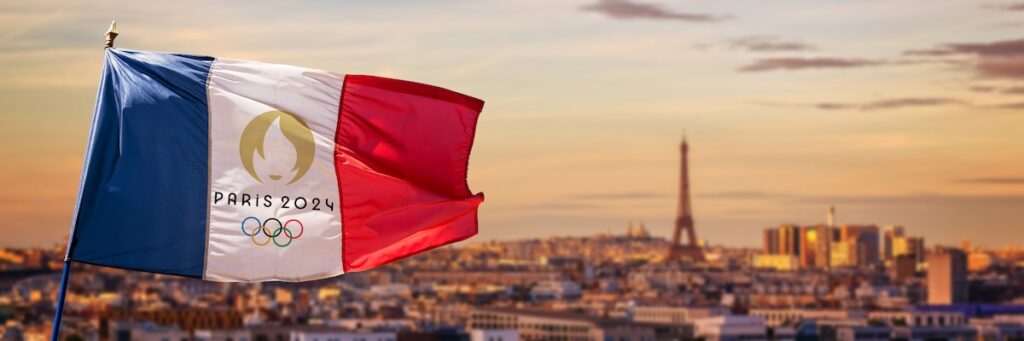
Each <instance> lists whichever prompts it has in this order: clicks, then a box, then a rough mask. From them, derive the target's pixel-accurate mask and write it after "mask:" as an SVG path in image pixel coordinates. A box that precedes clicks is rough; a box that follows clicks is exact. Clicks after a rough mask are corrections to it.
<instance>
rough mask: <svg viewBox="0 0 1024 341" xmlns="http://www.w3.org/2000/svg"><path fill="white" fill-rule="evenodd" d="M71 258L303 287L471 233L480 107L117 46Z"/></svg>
mask: <svg viewBox="0 0 1024 341" xmlns="http://www.w3.org/2000/svg"><path fill="white" fill-rule="evenodd" d="M106 51H107V52H106V62H105V66H104V69H103V76H102V81H101V84H100V89H99V94H98V96H97V104H96V109H95V115H94V121H93V126H92V133H91V136H90V138H89V144H88V149H87V151H86V159H85V167H84V170H83V174H82V181H81V188H80V190H79V196H78V201H77V205H76V212H75V221H74V224H73V230H72V233H71V242H70V243H69V246H68V253H67V259H68V260H70V261H75V262H81V263H88V264H97V265H104V266H111V267H117V268H124V269H132V270H140V271H148V272H154V273H164V274H173V275H180V276H188V277H197V278H203V279H207V280H214V281H247V282H248V281H267V280H283V281H303V280H311V279H318V278H325V277H331V276H336V275H339V274H342V273H344V272H352V271H361V270H366V269H370V268H373V267H376V266H380V265H382V264H385V263H388V262H391V261H394V260H396V259H399V258H403V257H406V256H409V255H412V254H415V253H418V252H422V251H425V250H428V249H431V248H435V247H438V246H442V245H445V244H448V243H452V242H456V241H459V240H462V239H466V238H469V237H470V236H473V235H474V234H476V231H477V206H479V205H480V203H481V202H482V201H483V195H482V194H473V193H472V192H471V191H470V189H469V187H468V185H467V184H466V172H467V165H468V161H469V153H470V149H471V147H472V145H473V136H474V132H475V130H476V121H477V117H478V115H479V113H480V110H481V109H482V108H483V101H481V100H478V99H476V98H472V97H469V96H465V95H462V94H459V93H456V92H453V91H449V90H445V89H442V88H438V87H434V86H429V85H424V84H419V83H412V82H406V81H401V80H394V79H388V78H380V77H373V76H358V75H339V74H335V73H330V72H326V71H320V70H313V69H307V68H301V67H295V66H288V65H275V64H265V63H257V62H250V61H241V60H229V59H219V58H217V59H215V58H212V57H202V56H191V55H181V54H168V53H154V52H142V51H130V50H122V49H112V48H111V49H107V50H106Z"/></svg>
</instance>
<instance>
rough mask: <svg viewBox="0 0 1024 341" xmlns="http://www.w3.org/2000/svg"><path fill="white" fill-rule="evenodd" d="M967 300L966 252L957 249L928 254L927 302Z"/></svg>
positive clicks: (959, 302) (955, 302)
mask: <svg viewBox="0 0 1024 341" xmlns="http://www.w3.org/2000/svg"><path fill="white" fill-rule="evenodd" d="M967 302H968V298H967V254H965V253H964V252H963V251H961V250H957V249H945V250H938V251H936V252H933V253H930V254H928V304H961V303H967Z"/></svg>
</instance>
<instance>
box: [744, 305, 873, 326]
mask: <svg viewBox="0 0 1024 341" xmlns="http://www.w3.org/2000/svg"><path fill="white" fill-rule="evenodd" d="M747 314H748V315H750V316H757V317H761V318H763V319H764V321H765V324H766V325H768V326H773V327H774V326H782V325H795V324H796V323H798V322H800V321H807V320H825V321H848V320H864V319H866V318H867V313H866V312H865V311H864V310H860V309H790V308H786V309H751V310H750V311H749V312H748V313H747Z"/></svg>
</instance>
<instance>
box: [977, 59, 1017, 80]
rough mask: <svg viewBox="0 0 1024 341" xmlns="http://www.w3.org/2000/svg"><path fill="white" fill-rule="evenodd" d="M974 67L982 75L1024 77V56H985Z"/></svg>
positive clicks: (990, 76)
mask: <svg viewBox="0 0 1024 341" xmlns="http://www.w3.org/2000/svg"><path fill="white" fill-rule="evenodd" d="M974 68H975V71H976V72H977V73H978V75H979V76H982V77H988V78H1013V79H1024V57H1022V58H983V59H982V60H981V61H979V62H978V63H977V64H976V65H975V66H974Z"/></svg>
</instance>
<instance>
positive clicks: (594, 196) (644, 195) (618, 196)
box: [567, 192, 672, 200]
mask: <svg viewBox="0 0 1024 341" xmlns="http://www.w3.org/2000/svg"><path fill="white" fill-rule="evenodd" d="M671 196H672V194H669V193H657V192H623V193H591V194H578V195H571V196H569V197H567V198H568V199H574V200H623V199H625V200H632V199H661V198H668V197H671Z"/></svg>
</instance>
